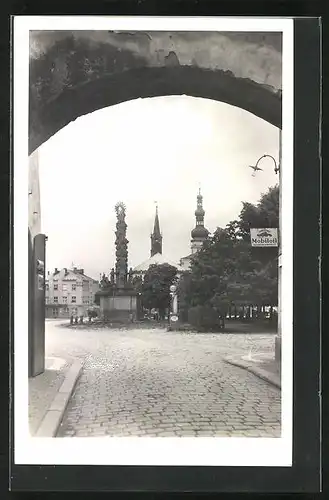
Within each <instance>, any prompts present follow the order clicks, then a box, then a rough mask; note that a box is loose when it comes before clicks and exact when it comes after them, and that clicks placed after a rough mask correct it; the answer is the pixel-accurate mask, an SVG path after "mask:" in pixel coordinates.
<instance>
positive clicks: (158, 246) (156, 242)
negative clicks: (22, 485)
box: [151, 205, 162, 257]
mask: <svg viewBox="0 0 329 500" xmlns="http://www.w3.org/2000/svg"><path fill="white" fill-rule="evenodd" d="M157 253H160V254H162V235H161V233H160V223H159V214H158V205H157V206H156V209H155V219H154V228H153V233H152V234H151V257H153V255H156V254H157Z"/></svg>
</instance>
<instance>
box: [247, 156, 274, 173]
mask: <svg viewBox="0 0 329 500" xmlns="http://www.w3.org/2000/svg"><path fill="white" fill-rule="evenodd" d="M264 158H271V159H272V160H273V162H274V172H275V173H276V174H277V173H278V172H280V165H278V164H277V162H276V159H275V158H274V157H273V156H272V155H268V154H265V155H263V156H261V157H260V158H258V160H257V162H256V164H255V165H249V166H250V168H252V169H253V170H254V175H255V173H256V171H257V170H262V169H261V168H259V167H258V165H259V163H260V162H261V161H262V160H263V159H264Z"/></svg>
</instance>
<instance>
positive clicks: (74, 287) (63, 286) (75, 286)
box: [46, 283, 77, 292]
mask: <svg viewBox="0 0 329 500" xmlns="http://www.w3.org/2000/svg"><path fill="white" fill-rule="evenodd" d="M76 289H77V285H76V284H75V283H72V285H71V290H72V291H75V290H76ZM46 290H49V283H46ZM54 290H58V284H57V283H54ZM62 290H63V292H66V291H67V290H68V288H67V284H66V283H63V285H62Z"/></svg>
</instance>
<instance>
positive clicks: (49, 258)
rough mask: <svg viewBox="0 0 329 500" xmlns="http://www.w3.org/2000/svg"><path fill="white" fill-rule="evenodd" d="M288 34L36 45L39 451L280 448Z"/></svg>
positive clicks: (49, 37)
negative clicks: (235, 445) (113, 446)
mask: <svg viewBox="0 0 329 500" xmlns="http://www.w3.org/2000/svg"><path fill="white" fill-rule="evenodd" d="M281 38H282V36H281V33H264V34H262V35H260V34H258V35H257V34H255V35H252V36H251V35H250V36H249V35H246V34H241V33H240V34H236V36H235V35H234V34H229V33H225V32H223V33H219V32H218V33H210V32H209V33H208V34H205V35H202V36H201V35H200V34H197V33H196V34H193V33H187V34H182V33H179V32H177V33H176V32H173V33H169V32H168V33H167V32H163V33H162V34H161V33H151V34H147V33H144V32H136V33H133V34H127V33H124V32H122V33H121V32H113V33H110V32H108V33H105V32H99V33H96V32H88V31H86V32H84V31H82V32H79V33H78V32H72V33H71V32H65V31H63V32H61V33H55V32H54V33H53V34H52V32H48V33H45V32H42V31H41V32H39V31H35V32H31V38H30V43H31V52H30V75H31V85H30V103H31V105H30V136H29V145H30V155H29V170H28V181H29V186H28V208H29V342H28V376H29V378H28V400H29V407H28V412H29V431H30V435H31V436H33V437H40V438H41V437H52V438H56V442H57V441H60V440H64V439H65V441H67V440H68V439H69V440H73V441H74V439H75V438H79V437H85V438H88V437H89V438H92V437H108V438H110V437H141V438H142V437H147V438H152V437H153V438H160V437H163V438H165V437H181V438H184V437H195V438H198V437H224V438H225V437H243V438H246V437H250V438H252V437H253V438H257V437H258V438H264V437H265V438H280V437H281V433H282V425H281V424H282V422H281V421H282V408H281V371H282V367H281V333H282V327H281V319H282V298H281V288H282V287H281V275H282V270H281V268H282V260H281V251H282V248H281V224H282V216H281V212H282V207H281V205H282V199H281V198H282V190H281V170H282V134H281V115H280V113H281V71H282V69H281V58H282V40H281ZM132 40H133V43H132ZM200 44H201V45H200ZM264 44H265V45H264ZM265 46H266V55H265V53H264V47H265ZM159 47H163V48H162V49H161V50H160V48H159ZM232 51H233V52H232ZM232 54H233V55H234V54H239V60H240V61H242V60H243V58H244V57H245V58H247V60H248V61H249V62H250V64H252V70H251V69H248V66H247V65H246V66H245V65H244V64H242V62H241V65H240V68H241V71H243V72H244V73H243V75H245V79H244V78H240V77H237V78H236V77H235V76H234V74H235V72H237V68H236V67H235V65H236V58H235V57H234V56H233V55H232ZM179 61H181V62H179ZM183 61H185V62H184V63H183ZM224 61H225V63H224ZM220 64H222V65H224V66H223V68H224V67H225V68H226V66H225V65H228V64H230V65H231V66H232V71H231V72H230V71H226V70H225V71H224V72H223V70H222V69H219V66H220ZM138 65H141V68H144V66H143V65H145V75H146V76H145V78H144V76H143V78H142V77H140V76H139V71H142V70H138V71H137V70H136V67H137V66H138ZM153 66H154V68H153ZM138 67H139V66H138ZM264 67H266V71H265V70H264ZM49 68H53V69H49ZM127 68H128V69H127ZM205 68H208V69H207V71H206V76H205ZM135 70H136V71H137V72H136V71H135ZM49 71H50V73H49ZM143 71H144V70H143ZM48 73H49V74H51V75H52V78H53V80H52V79H49V78H48V76H47V75H48ZM128 73H129V74H130V75H131V77H132V78H133V79H129V78H128V79H127V80H126V77H127V76H128ZM149 73H150V75H153V76H154V80H152V78H153V76H152V78H151V79H149V78H148V76H147V75H148V74H149ZM109 75H112V76H111V77H110V78H112V79H111V81H110V83H109V84H107V83H106V82H107V78H109ZM143 75H144V73H143ZM162 75H163V76H162ZM255 75H257V78H256V77H255ZM163 77H164V79H165V81H166V82H167V83H166V84H164V83H163V81H164V80H163ZM135 78H136V80H134V79H135ZM140 78H142V80H140ZM212 78H215V79H216V78H219V80H216V82H218V83H219V82H221V83H220V85H217V84H216V85H214V84H213V83H211V82H212ZM250 78H256V80H257V79H258V80H259V81H261V83H257V81H258V80H257V81H256V83H250V81H251V80H250ZM231 79H232V80H231ZM141 81H142V82H143V84H142V85H141ZM151 81H153V82H154V85H153V86H152V85H151V83H150V82H151ZM214 81H215V80H214ZM191 82H195V83H193V84H192V83H191ZM203 85H206V87H205V88H204V87H203ZM240 85H241V87H240ZM257 85H258V87H257ZM255 86H256V87H257V89H258V92H259V93H257V94H255V93H254V91H255V88H256V87H255ZM215 88H216V89H219V88H222V93H221V92H219V90H217V91H218V92H219V94H218V95H217V91H215V90H214V89H215ZM88 89H94V92H92V93H91V94H89V90H88ZM69 95H71V99H73V100H75V99H76V101H74V102H75V105H74V106H75V107H74V106H73V105H72V106H71V103H72V102H73V101H71V100H70V99H69V101H67V99H68V96H69ZM243 95H244V96H245V99H243V97H242V96H243ZM55 96H57V97H56V98H55ZM57 98H58V99H59V101H58V103H59V104H58V106H59V107H58V108H56V109H55V107H54V106H55V104H54V103H55V102H57V101H56V99H57ZM46 109H47V112H46V111H45V110H46ZM74 110H75V111H74ZM60 113H62V115H61V114H60ZM72 113H73V114H72ZM74 113H76V114H74Z"/></svg>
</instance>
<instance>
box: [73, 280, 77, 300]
mask: <svg viewBox="0 0 329 500" xmlns="http://www.w3.org/2000/svg"><path fill="white" fill-rule="evenodd" d="M76 289H77V285H76V283H72V290H76ZM72 299H73V297H72Z"/></svg>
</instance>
